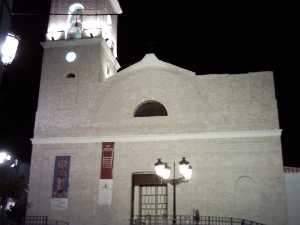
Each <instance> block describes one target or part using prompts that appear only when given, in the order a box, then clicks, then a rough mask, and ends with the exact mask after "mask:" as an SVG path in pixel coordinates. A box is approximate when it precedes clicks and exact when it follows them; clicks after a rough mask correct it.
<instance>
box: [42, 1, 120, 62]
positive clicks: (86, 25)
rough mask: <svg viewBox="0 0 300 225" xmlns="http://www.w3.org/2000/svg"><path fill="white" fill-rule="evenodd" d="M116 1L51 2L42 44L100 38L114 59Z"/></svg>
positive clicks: (118, 11) (116, 17) (116, 21)
mask: <svg viewBox="0 0 300 225" xmlns="http://www.w3.org/2000/svg"><path fill="white" fill-rule="evenodd" d="M121 13H122V10H121V7H120V5H119V2H118V1H117V0H89V1H83V0H79V1H74V0H53V1H52V3H51V10H50V18H49V24H48V29H47V35H46V40H47V41H57V40H71V39H85V38H95V37H102V38H103V39H104V40H106V43H107V45H108V47H109V48H110V49H111V50H112V53H113V55H114V56H115V57H117V23H118V15H119V14H121Z"/></svg>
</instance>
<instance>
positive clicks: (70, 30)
mask: <svg viewBox="0 0 300 225" xmlns="http://www.w3.org/2000/svg"><path fill="white" fill-rule="evenodd" d="M83 12H84V6H83V5H82V4H80V3H74V4H72V5H71V6H70V7H69V12H68V14H69V16H68V26H67V30H66V37H67V38H69V39H80V38H81V33H82V19H83V16H82V14H83Z"/></svg>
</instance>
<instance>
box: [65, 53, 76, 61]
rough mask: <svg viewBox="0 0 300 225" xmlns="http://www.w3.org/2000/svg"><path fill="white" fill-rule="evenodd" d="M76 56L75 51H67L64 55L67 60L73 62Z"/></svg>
mask: <svg viewBox="0 0 300 225" xmlns="http://www.w3.org/2000/svg"><path fill="white" fill-rule="evenodd" d="M76 58H77V54H76V53H75V52H68V53H67V54H66V56H65V59H66V61H67V62H69V63H71V62H74V61H75V60H76Z"/></svg>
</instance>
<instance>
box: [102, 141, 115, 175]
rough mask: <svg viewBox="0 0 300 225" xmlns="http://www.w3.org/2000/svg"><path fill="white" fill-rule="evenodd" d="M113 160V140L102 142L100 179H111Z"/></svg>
mask: <svg viewBox="0 0 300 225" xmlns="http://www.w3.org/2000/svg"><path fill="white" fill-rule="evenodd" d="M113 162H114V142H103V143H102V157H101V174H100V179H112V170H113Z"/></svg>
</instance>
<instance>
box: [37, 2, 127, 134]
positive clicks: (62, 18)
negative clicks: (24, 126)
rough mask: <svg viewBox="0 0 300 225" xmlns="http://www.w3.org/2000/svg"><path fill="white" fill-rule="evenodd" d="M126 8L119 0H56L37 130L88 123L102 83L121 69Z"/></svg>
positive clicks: (51, 18)
mask: <svg viewBox="0 0 300 225" xmlns="http://www.w3.org/2000/svg"><path fill="white" fill-rule="evenodd" d="M121 13H122V10H121V8H120V5H119V2H118V1H117V0H52V2H51V10H50V18H49V24H48V29H47V34H46V40H45V42H43V43H42V45H43V47H44V55H43V65H42V74H41V82H40V93H39V104H38V111H37V117H36V124H35V134H39V133H40V132H42V130H44V129H47V130H51V129H53V130H56V131H55V132H57V131H58V129H57V128H62V129H65V128H69V127H78V126H80V127H81V126H83V124H85V125H87V121H86V120H87V118H88V116H87V113H90V112H91V110H90V108H89V107H95V105H96V104H97V100H96V98H97V96H99V95H101V94H99V93H100V92H101V90H102V88H101V87H102V86H103V85H105V81H106V80H107V79H109V78H110V77H112V76H113V75H114V74H116V72H117V70H118V69H119V68H120V65H119V63H118V61H117V59H116V58H117V22H118V15H119V14H121ZM75 112H76V113H75ZM54 115H56V116H54ZM59 118H64V119H62V120H60V119H59ZM66 118H69V120H66ZM84 118H85V119H84ZM82 120H84V121H82Z"/></svg>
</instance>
